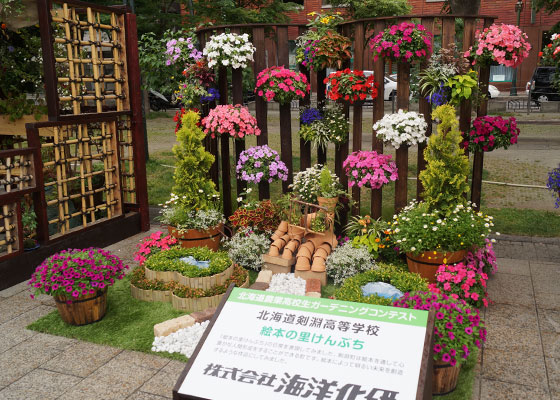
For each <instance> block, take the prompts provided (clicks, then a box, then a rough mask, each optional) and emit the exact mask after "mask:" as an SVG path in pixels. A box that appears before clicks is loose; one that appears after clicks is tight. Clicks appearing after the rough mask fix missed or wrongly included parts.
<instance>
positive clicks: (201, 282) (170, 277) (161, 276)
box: [144, 264, 233, 290]
mask: <svg viewBox="0 0 560 400" xmlns="http://www.w3.org/2000/svg"><path fill="white" fill-rule="evenodd" d="M144 270H145V271H146V278H147V279H150V280H158V281H163V282H166V283H168V282H177V283H179V284H180V285H183V286H187V287H190V288H195V289H204V290H208V289H211V288H213V287H214V286H219V285H223V284H224V283H225V282H226V281H227V280H228V279H229V278H231V274H232V273H233V264H231V266H230V267H229V268H227V269H226V270H225V271H223V272H221V273H219V274H215V275H211V276H201V277H196V278H189V277H187V276H184V275H183V274H181V273H180V272H177V271H152V270H151V269H149V268H147V267H145V268H144Z"/></svg>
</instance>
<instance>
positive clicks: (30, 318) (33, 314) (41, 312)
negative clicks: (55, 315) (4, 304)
mask: <svg viewBox="0 0 560 400" xmlns="http://www.w3.org/2000/svg"><path fill="white" fill-rule="evenodd" d="M51 311H53V308H52V307H48V306H44V305H42V304H41V303H39V304H36V305H35V307H34V308H32V309H30V310H28V311H25V312H23V313H22V314H20V315H18V316H17V317H15V318H13V319H11V320H9V321H7V322H4V323H3V324H2V325H0V329H1V328H4V327H5V328H21V329H25V328H26V327H27V325H29V324H31V323H32V322H35V321H37V320H38V319H39V318H41V317H43V316H45V315H47V314H48V313H50V312H51Z"/></svg>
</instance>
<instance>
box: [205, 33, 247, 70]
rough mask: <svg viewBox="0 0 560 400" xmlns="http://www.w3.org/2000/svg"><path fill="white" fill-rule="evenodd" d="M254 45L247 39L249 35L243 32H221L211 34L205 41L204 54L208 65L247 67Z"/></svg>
mask: <svg viewBox="0 0 560 400" xmlns="http://www.w3.org/2000/svg"><path fill="white" fill-rule="evenodd" d="M255 50H256V49H255V46H253V44H252V43H251V42H250V41H249V35H248V34H246V33H244V34H243V35H238V34H236V33H221V34H219V35H212V36H211V37H210V40H208V42H206V46H204V50H203V51H202V52H203V54H204V56H206V58H207V59H208V66H209V67H210V68H213V67H214V66H215V65H218V66H223V67H232V68H234V69H235V68H247V66H248V65H249V63H250V62H252V61H253V53H254V52H255Z"/></svg>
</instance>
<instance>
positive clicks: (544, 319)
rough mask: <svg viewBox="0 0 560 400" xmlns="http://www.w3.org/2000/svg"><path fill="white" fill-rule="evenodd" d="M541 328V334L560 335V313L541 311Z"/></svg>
mask: <svg viewBox="0 0 560 400" xmlns="http://www.w3.org/2000/svg"><path fill="white" fill-rule="evenodd" d="M539 328H540V330H541V332H555V333H560V311H558V310H539Z"/></svg>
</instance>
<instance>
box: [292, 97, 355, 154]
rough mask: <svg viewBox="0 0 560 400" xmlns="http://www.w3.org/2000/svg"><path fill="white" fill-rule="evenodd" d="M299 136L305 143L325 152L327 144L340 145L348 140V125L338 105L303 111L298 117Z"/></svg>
mask: <svg viewBox="0 0 560 400" xmlns="http://www.w3.org/2000/svg"><path fill="white" fill-rule="evenodd" d="M300 121H301V127H300V131H299V133H300V136H301V138H302V139H303V140H305V141H306V142H311V143H313V145H314V146H316V147H317V148H321V149H323V150H325V151H326V149H327V147H328V146H329V143H333V144H342V143H346V141H347V140H348V131H349V124H348V119H347V118H346V116H345V115H344V110H343V109H342V107H341V106H340V105H338V104H331V105H328V106H327V107H325V108H323V110H322V112H321V111H319V110H317V109H316V108H309V109H304V110H303V111H302V113H301V116H300Z"/></svg>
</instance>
